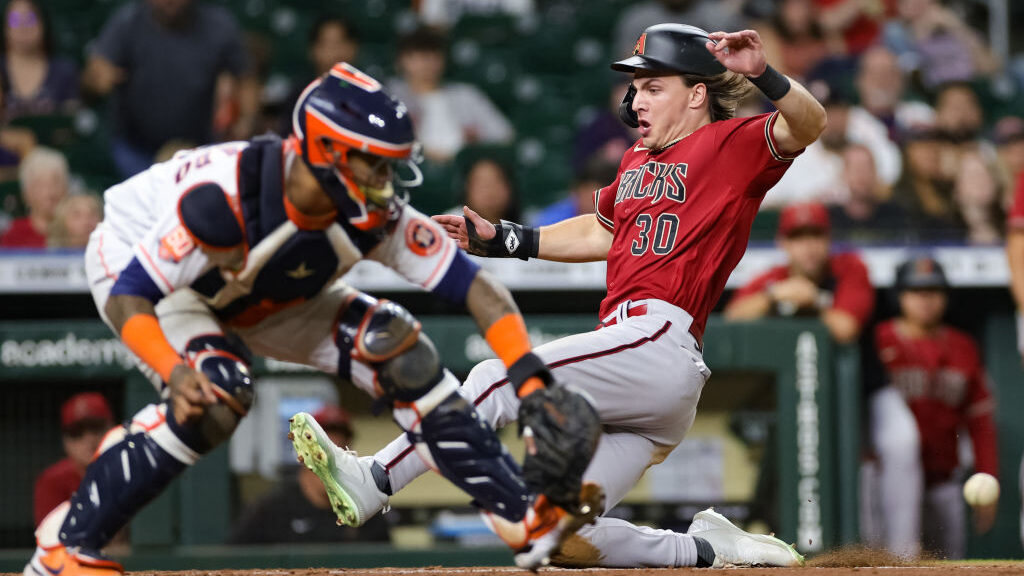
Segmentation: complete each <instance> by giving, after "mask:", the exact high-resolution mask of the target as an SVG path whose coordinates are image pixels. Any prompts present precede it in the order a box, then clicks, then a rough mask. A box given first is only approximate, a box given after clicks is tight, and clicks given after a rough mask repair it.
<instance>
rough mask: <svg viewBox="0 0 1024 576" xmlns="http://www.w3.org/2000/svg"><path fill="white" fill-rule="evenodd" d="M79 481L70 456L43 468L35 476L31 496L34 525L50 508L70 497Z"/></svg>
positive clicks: (80, 478)
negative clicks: (33, 491) (33, 490)
mask: <svg viewBox="0 0 1024 576" xmlns="http://www.w3.org/2000/svg"><path fill="white" fill-rule="evenodd" d="M81 483H82V474H81V473H80V472H79V471H78V470H77V469H75V464H74V463H73V462H72V461H71V459H70V458H64V459H62V460H60V461H58V462H55V463H54V464H53V465H51V466H50V467H49V468H47V469H46V470H43V472H42V473H41V474H39V477H37V478H36V487H35V493H34V497H33V506H32V511H33V515H34V517H35V523H36V526H38V525H39V523H40V522H42V521H43V518H45V517H46V515H47V514H49V513H50V510H53V509H54V508H56V507H57V506H59V505H60V503H61V502H63V501H65V500H67V499H68V498H71V495H72V494H74V493H75V490H77V489H78V485H79V484H81Z"/></svg>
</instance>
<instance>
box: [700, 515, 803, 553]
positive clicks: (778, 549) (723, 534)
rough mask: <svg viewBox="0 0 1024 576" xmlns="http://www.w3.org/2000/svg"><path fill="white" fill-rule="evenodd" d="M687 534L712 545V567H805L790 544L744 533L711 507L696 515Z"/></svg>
mask: <svg viewBox="0 0 1024 576" xmlns="http://www.w3.org/2000/svg"><path fill="white" fill-rule="evenodd" d="M686 533H687V534H689V535H691V536H699V537H701V538H703V539H705V540H707V541H708V543H709V544H711V547H712V548H713V549H714V550H715V563H714V566H713V567H714V568H724V567H726V566H780V567H788V566H803V565H804V557H803V556H801V555H800V553H799V552H797V551H796V549H795V548H793V547H792V546H790V545H789V544H786V543H785V542H783V541H782V540H779V539H778V538H776V537H774V536H768V535H767V534H751V533H750V532H744V531H743V530H740V529H739V528H737V527H736V526H735V525H734V524H733V523H732V522H729V519H728V518H726V517H725V516H722V515H721V514H719V513H718V512H715V511H714V509H713V508H708V509H707V510H702V511H700V512H697V514H696V515H694V517H693V523H692V524H690V529H689V530H687V531H686Z"/></svg>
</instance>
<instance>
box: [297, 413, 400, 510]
mask: <svg viewBox="0 0 1024 576" xmlns="http://www.w3.org/2000/svg"><path fill="white" fill-rule="evenodd" d="M289 428H290V432H289V433H288V439H289V440H291V441H292V446H294V447H295V453H296V454H297V455H298V460H299V462H301V463H303V464H305V465H306V467H307V468H309V469H310V470H312V471H313V473H314V474H316V475H317V478H320V481H321V482H323V484H324V488H325V489H326V490H327V497H328V498H329V499H330V501H331V509H332V510H334V513H335V514H336V515H337V516H338V525H339V526H341V525H345V526H355V527H358V526H362V525H363V523H365V522H366V521H367V520H369V519H370V518H371V517H372V516H373V515H374V514H376V513H377V512H380V511H381V510H383V509H384V508H385V507H386V506H387V504H388V496H387V494H384V493H383V492H381V491H380V490H378V489H377V485H376V484H375V483H374V481H373V474H371V473H370V466H371V465H373V457H371V456H364V457H362V458H360V457H359V456H358V454H356V452H355V451H354V450H348V449H345V448H342V447H340V446H335V444H334V442H331V439H330V437H328V436H327V433H326V432H324V430H323V428H321V427H320V425H319V424H317V422H316V420H314V419H313V417H312V416H310V415H309V414H307V413H305V412H299V413H298V414H296V415H295V416H293V417H292V418H291V420H289Z"/></svg>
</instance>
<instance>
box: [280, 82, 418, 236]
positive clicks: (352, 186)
mask: <svg viewBox="0 0 1024 576" xmlns="http://www.w3.org/2000/svg"><path fill="white" fill-rule="evenodd" d="M292 130H293V131H294V132H295V136H296V137H297V138H298V141H299V152H300V154H301V155H302V159H303V161H304V162H305V163H306V166H308V167H309V169H310V170H311V171H312V172H313V175H314V176H316V179H317V180H318V181H319V182H320V185H321V186H322V187H323V189H324V191H325V192H327V195H328V196H330V198H331V201H333V202H334V205H335V207H336V208H337V209H338V211H339V212H341V213H342V214H344V215H345V217H347V218H348V220H349V221H350V222H351V223H352V224H353V225H354V226H356V227H357V228H360V229H362V230H372V229H374V228H379V227H380V226H383V225H384V223H385V222H386V221H387V213H388V208H389V207H390V205H391V203H392V202H393V200H394V198H395V191H394V186H393V184H392V180H393V181H394V184H396V185H398V186H399V187H401V188H403V189H409V188H413V187H416V186H419V185H420V184H421V183H422V182H423V174H422V173H421V172H420V169H419V166H418V165H417V164H418V162H419V161H420V159H421V158H420V152H419V144H418V143H417V142H416V139H415V136H414V134H413V128H412V121H411V119H410V118H409V113H408V110H406V107H405V105H404V104H402V103H401V102H400V101H398V100H395V99H394V98H393V97H392V96H391V95H390V94H388V93H387V91H385V90H384V88H383V86H381V84H380V82H378V81H377V80H375V79H373V78H371V77H370V76H369V75H367V74H365V73H363V72H361V71H360V70H358V69H357V68H356V67H354V66H352V65H351V64H348V63H346V62H339V63H338V64H335V65H334V67H333V68H331V70H330V71H329V72H327V73H326V74H324V75H323V76H320V77H319V78H317V79H316V80H314V81H313V82H312V83H310V84H309V86H307V87H306V89H305V90H303V92H302V94H301V95H300V96H299V100H298V102H297V103H296V105H295V110H294V111H293V113H292ZM352 152H358V153H361V154H360V158H362V159H363V160H365V161H366V162H367V163H369V164H370V169H371V174H381V173H386V174H387V178H386V180H385V182H384V183H383V184H378V185H373V184H369V183H367V182H366V181H365V180H364V181H363V182H357V181H356V180H357V179H356V176H357V175H356V174H354V173H353V170H352V167H351V166H350V153H352Z"/></svg>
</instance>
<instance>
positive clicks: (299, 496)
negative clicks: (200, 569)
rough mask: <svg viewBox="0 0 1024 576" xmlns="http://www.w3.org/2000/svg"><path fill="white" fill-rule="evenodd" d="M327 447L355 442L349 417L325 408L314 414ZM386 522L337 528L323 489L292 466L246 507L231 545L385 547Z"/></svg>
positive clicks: (380, 519) (312, 477)
mask: <svg viewBox="0 0 1024 576" xmlns="http://www.w3.org/2000/svg"><path fill="white" fill-rule="evenodd" d="M313 418H315V419H316V421H317V422H318V423H319V424H320V426H321V427H323V429H324V431H325V432H327V435H328V436H329V437H330V439H331V441H332V442H334V443H335V444H336V445H338V446H343V447H346V446H349V445H350V444H351V443H352V439H353V438H354V437H355V435H354V431H353V430H352V420H351V418H350V417H349V415H348V412H346V411H345V410H343V409H341V408H339V407H338V406H336V405H333V404H328V405H326V406H324V407H323V408H321V409H320V410H318V411H317V412H316V413H315V414H313ZM389 540H390V534H389V527H388V523H387V520H386V519H385V518H384V516H383V515H382V514H375V515H374V516H373V517H372V518H370V519H369V520H367V522H366V523H365V524H363V525H362V526H360V527H358V528H354V527H352V526H338V525H337V517H336V516H335V515H334V512H333V511H331V501H330V500H329V499H328V497H327V492H326V491H325V490H324V485H323V484H322V483H321V482H320V480H319V479H318V478H317V477H316V475H315V474H313V472H311V471H310V470H309V469H308V468H306V467H305V466H295V467H293V468H291V469H289V470H288V475H287V477H286V478H284V479H283V480H282V481H281V482H280V483H279V484H278V485H277V486H275V487H274V488H272V489H271V491H270V493H268V494H267V495H266V496H264V497H263V498H261V499H260V500H259V501H257V502H255V503H253V504H252V505H250V506H248V507H247V508H246V509H245V510H244V511H243V513H242V517H241V519H240V520H239V521H238V524H236V525H235V527H234V530H233V531H232V533H231V536H230V537H229V538H228V542H229V543H230V544H271V543H291V544H307V543H314V542H356V541H359V542H388V541H389Z"/></svg>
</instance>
